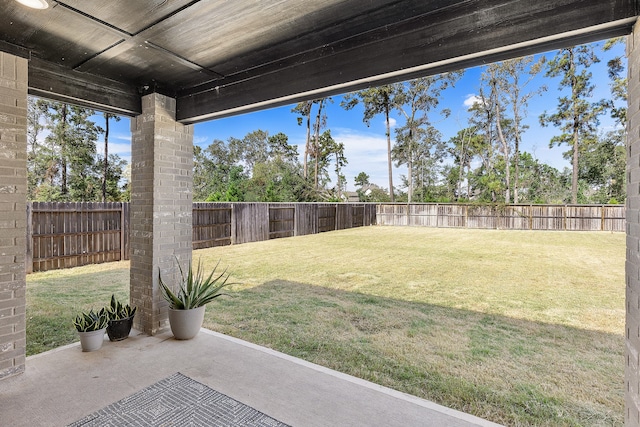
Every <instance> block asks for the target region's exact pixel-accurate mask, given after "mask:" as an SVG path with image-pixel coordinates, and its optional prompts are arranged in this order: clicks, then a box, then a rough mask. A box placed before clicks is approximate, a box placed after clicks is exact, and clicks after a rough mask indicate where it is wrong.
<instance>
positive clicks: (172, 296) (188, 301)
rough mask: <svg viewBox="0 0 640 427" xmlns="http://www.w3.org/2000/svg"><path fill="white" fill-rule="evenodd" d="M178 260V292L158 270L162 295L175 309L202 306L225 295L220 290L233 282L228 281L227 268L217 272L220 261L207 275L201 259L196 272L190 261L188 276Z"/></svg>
mask: <svg viewBox="0 0 640 427" xmlns="http://www.w3.org/2000/svg"><path fill="white" fill-rule="evenodd" d="M176 262H177V263H178V268H179V269H180V277H181V280H180V284H179V288H178V292H177V293H174V292H173V291H172V290H171V288H170V287H169V286H167V285H166V284H165V283H164V281H163V280H162V275H161V274H160V272H159V271H158V279H159V282H160V287H161V289H162V296H163V297H164V299H165V300H167V302H168V303H169V306H170V307H171V308H172V309H174V310H189V309H192V308H198V307H202V306H203V305H205V304H208V303H210V302H211V301H213V300H214V299H215V298H218V297H219V296H221V295H224V294H223V293H221V292H220V291H221V290H222V288H224V287H225V286H228V285H230V284H231V283H227V280H228V279H229V275H228V274H227V270H226V269H225V270H224V271H223V272H222V273H220V274H218V273H216V271H217V270H218V266H219V265H220V262H219V261H218V263H217V264H216V266H215V267H214V268H213V270H212V271H211V273H210V274H209V275H208V276H205V273H204V271H203V268H202V262H201V260H198V266H197V268H196V271H195V272H194V271H193V267H192V264H191V262H190V263H189V271H188V272H187V275H186V276H185V274H184V270H183V269H182V266H181V265H180V262H179V261H178V259H177V258H176Z"/></svg>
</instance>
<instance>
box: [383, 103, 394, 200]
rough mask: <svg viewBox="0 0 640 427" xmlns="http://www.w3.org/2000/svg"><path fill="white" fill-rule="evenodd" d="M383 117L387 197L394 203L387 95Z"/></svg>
mask: <svg viewBox="0 0 640 427" xmlns="http://www.w3.org/2000/svg"><path fill="white" fill-rule="evenodd" d="M384 117H385V125H386V128H387V130H386V132H387V133H386V136H387V163H388V165H389V196H390V197H391V203H394V202H395V196H394V194H393V163H392V161H391V125H390V123H389V96H388V95H387V97H386V99H385V104H384Z"/></svg>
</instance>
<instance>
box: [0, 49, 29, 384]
mask: <svg viewBox="0 0 640 427" xmlns="http://www.w3.org/2000/svg"><path fill="white" fill-rule="evenodd" d="M26 203H27V60H26V59H24V58H18V57H16V56H13V55H9V54H7V53H3V52H0V218H2V219H1V220H0V378H4V377H8V376H11V375H15V374H18V373H20V372H23V371H24V365H25V349H26V329H25V306H26V299H25V289H26V270H25V254H26V215H25V210H26Z"/></svg>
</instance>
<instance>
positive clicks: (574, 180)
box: [569, 49, 580, 205]
mask: <svg viewBox="0 0 640 427" xmlns="http://www.w3.org/2000/svg"><path fill="white" fill-rule="evenodd" d="M569 60H570V62H571V65H570V66H571V72H570V73H571V76H572V77H571V102H572V106H573V160H572V163H573V171H572V175H571V203H573V204H574V205H575V204H576V203H578V156H579V151H578V149H579V143H580V140H579V138H580V133H579V129H580V114H579V113H578V111H577V100H578V93H577V92H578V89H577V86H578V82H577V81H576V77H575V76H576V73H575V59H574V55H573V49H570V50H569Z"/></svg>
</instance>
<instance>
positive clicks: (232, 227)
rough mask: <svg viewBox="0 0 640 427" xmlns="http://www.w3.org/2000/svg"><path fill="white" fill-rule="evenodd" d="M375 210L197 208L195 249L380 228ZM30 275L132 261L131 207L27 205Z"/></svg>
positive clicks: (344, 206) (337, 206)
mask: <svg viewBox="0 0 640 427" xmlns="http://www.w3.org/2000/svg"><path fill="white" fill-rule="evenodd" d="M375 221H376V207H375V204H366V203H224V202H221V203H201V202H195V203H194V204H193V217H192V227H193V248H194V249H202V248H208V247H212V246H223V245H231V244H240V243H248V242H256V241H262V240H269V239H276V238H282V237H291V236H302V235H306V234H316V233H321V232H325V231H331V230H342V229H346V228H352V227H362V226H365V225H375V223H376V222H375ZM26 237H27V257H26V258H27V259H26V264H27V265H26V268H27V272H29V273H30V272H33V271H47V270H55V269H60V268H69V267H76V266H80V265H87V264H99V263H103V262H112V261H119V260H126V259H129V203H120V202H109V203H97V202H96V203H94V202H70V203H65V202H31V203H28V204H27V236H26Z"/></svg>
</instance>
